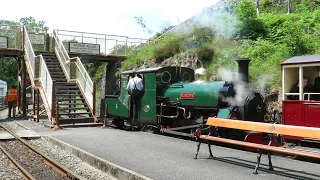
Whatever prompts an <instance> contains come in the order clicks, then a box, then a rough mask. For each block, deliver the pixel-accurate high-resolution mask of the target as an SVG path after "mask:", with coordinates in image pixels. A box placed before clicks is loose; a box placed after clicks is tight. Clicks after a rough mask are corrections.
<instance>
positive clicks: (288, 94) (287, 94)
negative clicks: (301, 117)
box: [285, 93, 320, 101]
mask: <svg viewBox="0 0 320 180" xmlns="http://www.w3.org/2000/svg"><path fill="white" fill-rule="evenodd" d="M285 95H286V96H290V95H300V93H285ZM304 95H308V98H307V99H306V100H308V101H309V100H310V95H320V93H303V95H302V96H304ZM311 100H312V99H311Z"/></svg>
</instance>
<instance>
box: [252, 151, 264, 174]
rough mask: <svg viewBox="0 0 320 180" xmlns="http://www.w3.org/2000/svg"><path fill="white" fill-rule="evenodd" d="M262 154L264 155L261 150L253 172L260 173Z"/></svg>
mask: <svg viewBox="0 0 320 180" xmlns="http://www.w3.org/2000/svg"><path fill="white" fill-rule="evenodd" d="M261 156H262V152H260V151H259V155H258V157H257V164H256V168H255V169H254V171H253V174H258V168H259V165H260V160H261Z"/></svg>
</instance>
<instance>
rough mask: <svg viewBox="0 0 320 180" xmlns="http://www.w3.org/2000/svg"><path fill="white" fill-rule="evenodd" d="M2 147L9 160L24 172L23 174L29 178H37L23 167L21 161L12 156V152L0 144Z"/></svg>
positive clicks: (31, 179)
mask: <svg viewBox="0 0 320 180" xmlns="http://www.w3.org/2000/svg"><path fill="white" fill-rule="evenodd" d="M0 149H1V151H2V152H3V153H4V154H5V155H6V156H7V157H8V158H9V160H10V161H11V162H12V163H13V164H14V165H15V166H16V167H17V168H18V169H19V170H20V172H21V173H22V174H23V176H24V177H25V178H26V179H29V180H36V178H34V177H33V176H32V175H31V174H30V173H29V172H28V171H27V170H26V169H25V168H23V167H22V165H21V164H20V163H18V162H17V161H16V160H15V159H14V158H13V157H12V156H11V154H10V153H9V152H8V151H6V150H5V148H4V147H3V146H2V145H0Z"/></svg>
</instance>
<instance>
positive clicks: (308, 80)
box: [282, 66, 320, 101]
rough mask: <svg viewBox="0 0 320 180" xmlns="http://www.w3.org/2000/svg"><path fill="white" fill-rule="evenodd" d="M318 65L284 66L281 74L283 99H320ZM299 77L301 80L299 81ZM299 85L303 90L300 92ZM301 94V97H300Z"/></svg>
mask: <svg viewBox="0 0 320 180" xmlns="http://www.w3.org/2000/svg"><path fill="white" fill-rule="evenodd" d="M319 68H320V67H318V66H307V67H302V68H301V71H302V74H301V75H300V69H299V67H290V68H284V69H283V72H282V75H283V77H282V78H283V79H282V81H283V82H282V83H283V93H284V94H285V96H284V98H285V99H284V100H286V99H287V100H300V99H302V100H307V101H308V100H310V101H314V100H317V101H319V100H320V77H319ZM299 78H301V79H302V80H303V81H302V83H300V82H299ZM300 85H302V86H303V87H302V88H303V92H302V93H301V92H300ZM300 96H301V97H300Z"/></svg>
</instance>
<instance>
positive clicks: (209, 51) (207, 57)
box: [195, 43, 214, 64]
mask: <svg viewBox="0 0 320 180" xmlns="http://www.w3.org/2000/svg"><path fill="white" fill-rule="evenodd" d="M195 53H196V54H197V55H198V58H199V59H200V60H201V61H202V62H203V63H204V64H208V63H210V62H211V61H212V58H213V56H214V48H213V46H212V44H210V43H208V44H205V45H203V46H200V47H198V48H196V49H195Z"/></svg>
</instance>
